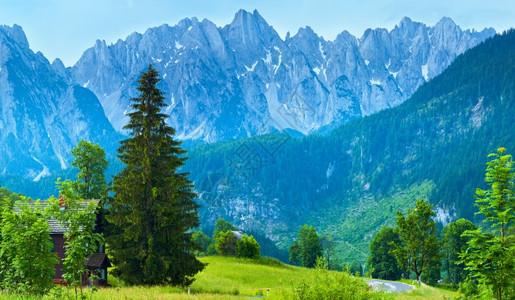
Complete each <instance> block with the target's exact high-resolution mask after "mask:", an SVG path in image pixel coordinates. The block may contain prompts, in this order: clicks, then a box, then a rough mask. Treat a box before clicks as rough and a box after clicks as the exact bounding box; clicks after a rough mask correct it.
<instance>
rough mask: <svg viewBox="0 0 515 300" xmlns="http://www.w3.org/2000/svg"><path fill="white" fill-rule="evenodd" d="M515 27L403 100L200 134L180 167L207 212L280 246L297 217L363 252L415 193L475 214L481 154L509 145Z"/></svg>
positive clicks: (514, 126)
mask: <svg viewBox="0 0 515 300" xmlns="http://www.w3.org/2000/svg"><path fill="white" fill-rule="evenodd" d="M514 78H515V31H513V30H512V31H509V32H507V33H504V34H502V35H498V36H495V37H494V38H491V39H488V40H487V41H486V42H484V43H482V44H480V45H479V46H477V47H475V48H473V49H471V50H469V51H467V52H466V53H465V54H463V55H460V56H459V57H458V58H457V59H456V60H455V62H454V63H453V64H452V65H451V66H449V68H447V69H446V70H445V71H444V72H443V73H442V74H441V75H440V76H437V77H436V78H434V79H433V80H431V81H430V82H428V83H426V84H424V85H423V86H422V87H420V88H419V89H418V90H417V92H416V93H415V94H414V95H413V96H412V97H411V98H410V99H409V100H407V101H406V102H405V103H403V104H402V105H400V106H398V107H396V108H393V109H389V110H385V111H383V112H380V113H378V114H375V115H372V116H369V117H365V118H363V119H360V120H355V121H352V122H350V123H348V124H346V125H344V126H342V127H340V128H338V129H337V130H335V131H334V132H333V133H331V134H329V135H328V136H307V137H304V138H300V139H297V138H292V137H290V136H288V135H286V134H276V135H268V136H263V137H258V138H252V139H246V140H240V141H232V142H224V143H218V144H213V145H206V146H200V147H197V148H195V149H193V150H192V151H191V152H190V153H189V156H190V159H189V160H188V161H187V164H186V168H185V169H186V170H187V171H188V172H190V173H191V179H192V180H194V182H195V186H196V188H197V190H198V193H199V198H200V200H199V201H200V204H201V205H202V206H203V207H202V209H201V213H200V217H201V221H202V223H203V224H212V223H214V221H215V220H216V219H217V218H218V217H224V218H225V219H227V220H229V221H231V222H233V223H234V224H235V225H236V226H238V227H239V228H241V229H242V230H253V231H260V232H263V233H265V234H267V235H268V236H269V237H271V238H272V239H273V240H275V241H276V243H277V244H278V245H279V247H283V248H287V247H288V246H289V245H290V244H291V243H292V242H293V237H294V236H295V234H296V233H297V232H298V230H299V227H300V226H301V225H302V224H304V223H309V224H311V225H313V226H315V228H316V229H318V230H319V231H321V232H322V233H324V234H330V235H332V236H333V237H334V238H335V239H336V241H337V243H338V247H337V250H338V254H339V257H340V259H342V260H347V261H350V260H357V261H361V262H363V261H364V259H365V257H366V255H367V252H368V244H369V242H370V240H371V238H372V237H373V235H374V234H375V232H377V230H378V229H379V228H380V226H382V225H384V224H392V223H393V222H394V215H395V211H396V210H397V209H401V210H405V209H407V208H408V207H409V206H411V205H413V203H414V202H415V201H416V200H417V199H418V198H428V199H429V200H430V201H431V202H432V203H434V204H435V205H436V206H435V208H436V210H437V213H438V219H439V220H440V221H441V222H443V223H446V222H449V221H450V220H452V219H456V218H458V217H466V218H469V219H473V218H474V216H473V212H474V211H475V208H474V206H473V202H474V198H473V195H474V190H475V188H476V187H482V186H484V183H483V178H484V170H485V163H486V161H487V154H488V153H491V152H494V151H495V150H496V148H497V147H499V146H501V145H502V146H504V147H506V148H507V149H508V151H509V152H510V153H515V122H514V116H515V108H514V104H515V103H514V101H515V99H514V98H515V81H514Z"/></svg>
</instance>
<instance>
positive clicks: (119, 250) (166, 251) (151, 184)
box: [107, 65, 204, 285]
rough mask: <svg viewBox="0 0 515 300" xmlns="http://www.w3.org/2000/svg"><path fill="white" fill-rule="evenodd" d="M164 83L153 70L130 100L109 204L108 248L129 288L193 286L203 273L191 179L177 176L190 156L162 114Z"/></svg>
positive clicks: (145, 75) (139, 82)
mask: <svg viewBox="0 0 515 300" xmlns="http://www.w3.org/2000/svg"><path fill="white" fill-rule="evenodd" d="M159 81H160V79H159V78H158V73H157V71H156V70H155V69H153V68H152V66H151V65H150V66H149V67H148V70H147V71H146V72H144V73H142V74H141V76H140V78H139V80H138V84H139V86H138V87H137V90H138V91H139V92H140V96H139V97H137V98H132V99H131V102H132V104H131V108H132V110H133V111H132V112H130V113H129V114H128V116H129V117H130V120H129V123H128V124H127V125H126V126H125V127H124V129H126V130H127V132H128V135H129V136H130V138H128V139H126V140H123V141H122V142H121V145H120V147H119V148H118V153H119V156H118V157H119V158H120V160H121V161H122V162H123V163H124V164H125V168H124V169H123V170H122V171H121V172H120V173H119V174H118V175H116V176H115V177H114V180H113V186H112V191H113V192H114V196H113V197H112V198H111V199H109V204H110V208H109V211H110V214H109V215H108V216H107V219H108V221H109V222H111V223H112V224H113V228H112V229H111V233H110V234H109V237H108V245H109V246H110V248H109V250H110V251H111V252H110V253H111V257H112V259H113V263H114V264H115V266H116V272H117V273H118V274H119V275H120V276H121V278H122V279H123V280H124V281H125V282H127V283H129V284H160V283H171V284H178V285H189V284H191V282H192V281H193V279H192V276H193V275H195V274H196V273H197V272H199V271H201V270H202V269H203V268H204V265H203V264H202V263H201V262H199V261H198V260H197V259H196V258H195V256H194V255H193V253H192V252H193V251H194V250H195V248H196V245H195V243H194V242H193V241H192V239H191V229H193V228H195V227H198V225H199V222H198V214H197V209H198V207H199V205H198V204H197V203H196V202H195V201H194V198H195V197H196V194H195V193H194V192H193V185H192V183H191V181H189V180H188V178H187V177H186V175H187V173H179V172H178V169H179V168H180V167H181V166H182V165H183V164H184V161H185V159H186V158H185V157H184V156H183V155H184V153H185V151H184V150H183V149H182V148H181V147H180V142H178V141H176V140H174V138H173V136H174V134H175V130H174V129H173V128H172V127H170V126H168V125H167V124H166V119H167V118H168V115H166V114H163V113H162V112H161V109H162V108H163V107H164V106H165V103H164V99H165V98H164V96H163V94H162V92H161V91H160V90H159V89H158V88H157V87H156V84H157V83H158V82H159Z"/></svg>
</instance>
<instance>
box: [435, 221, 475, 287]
mask: <svg viewBox="0 0 515 300" xmlns="http://www.w3.org/2000/svg"><path fill="white" fill-rule="evenodd" d="M475 229H477V227H476V226H475V225H474V223H472V222H470V221H469V220H466V219H458V220H456V221H454V222H451V223H449V224H447V225H446V226H445V227H444V228H443V231H442V237H443V250H444V268H445V270H446V271H447V278H448V281H449V282H450V283H452V284H454V285H457V284H459V283H460V282H462V281H463V280H464V279H465V278H466V277H467V273H468V272H467V271H466V270H465V265H464V264H463V263H462V262H460V259H459V254H460V253H461V252H464V251H465V250H466V249H467V247H468V241H469V240H470V238H469V237H467V236H463V233H464V232H465V231H467V230H475Z"/></svg>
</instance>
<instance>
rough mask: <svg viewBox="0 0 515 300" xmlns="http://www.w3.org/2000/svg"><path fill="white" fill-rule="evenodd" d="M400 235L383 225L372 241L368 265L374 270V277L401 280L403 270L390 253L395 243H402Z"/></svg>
mask: <svg viewBox="0 0 515 300" xmlns="http://www.w3.org/2000/svg"><path fill="white" fill-rule="evenodd" d="M400 242H401V241H400V237H399V234H397V233H396V232H395V231H394V229H393V228H391V227H388V226H383V227H382V228H381V229H380V230H379V232H378V233H377V234H376V235H375V236H374V238H373V239H372V242H371V243H370V256H369V258H368V265H369V266H370V269H371V270H372V277H374V278H379V279H388V280H399V279H400V278H401V274H402V272H403V270H402V269H401V268H400V267H399V264H398V263H397V259H395V257H394V256H393V255H392V254H391V253H390V251H391V250H392V249H393V246H392V243H393V244H400Z"/></svg>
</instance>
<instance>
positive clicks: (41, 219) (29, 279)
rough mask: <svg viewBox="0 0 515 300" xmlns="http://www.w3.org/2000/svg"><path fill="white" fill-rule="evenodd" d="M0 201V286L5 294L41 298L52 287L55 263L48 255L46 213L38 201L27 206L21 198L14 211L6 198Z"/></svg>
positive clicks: (48, 226)
mask: <svg viewBox="0 0 515 300" xmlns="http://www.w3.org/2000/svg"><path fill="white" fill-rule="evenodd" d="M2 201H3V203H2V204H3V205H2V221H1V231H2V240H1V243H0V278H1V283H0V286H1V288H2V289H3V290H4V291H7V292H8V293H18V294H29V295H35V296H42V295H44V294H46V293H47V292H48V291H49V290H50V289H51V288H52V287H53V282H52V277H53V274H54V272H55V269H54V265H55V264H57V263H58V260H57V258H56V256H55V255H54V254H53V253H52V252H51V249H52V248H53V244H52V239H51V237H50V225H49V224H48V220H47V218H48V213H47V211H46V210H45V209H44V208H43V206H41V205H40V203H39V201H36V202H35V203H33V204H32V205H29V203H28V200H27V199H26V198H24V197H21V199H20V200H19V201H17V202H16V203H15V207H14V209H12V208H11V203H10V199H8V198H7V197H6V198H4V199H3V200H2Z"/></svg>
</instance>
